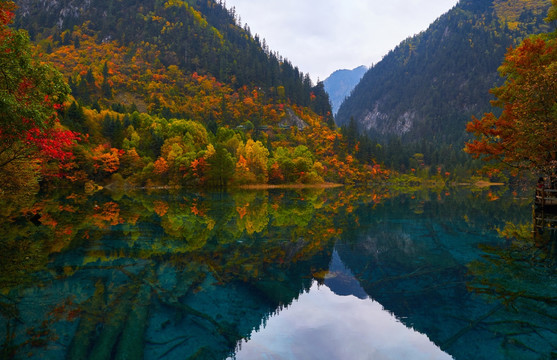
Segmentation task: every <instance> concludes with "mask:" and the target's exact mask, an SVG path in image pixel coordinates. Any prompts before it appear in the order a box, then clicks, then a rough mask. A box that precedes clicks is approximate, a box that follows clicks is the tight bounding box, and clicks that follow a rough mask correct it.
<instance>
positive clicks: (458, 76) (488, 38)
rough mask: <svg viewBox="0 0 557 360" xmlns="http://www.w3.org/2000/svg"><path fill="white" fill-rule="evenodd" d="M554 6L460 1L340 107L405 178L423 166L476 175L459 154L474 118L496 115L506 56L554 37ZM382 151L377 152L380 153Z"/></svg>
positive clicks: (344, 120)
mask: <svg viewBox="0 0 557 360" xmlns="http://www.w3.org/2000/svg"><path fill="white" fill-rule="evenodd" d="M550 3H551V2H550V1H549V0H539V1H518V0H516V1H515V0H513V1H499V0H494V1H485V0H466V1H460V2H459V3H458V4H457V5H456V6H455V7H454V8H453V9H452V10H450V11H449V12H448V13H446V14H445V15H443V16H441V17H440V18H439V19H437V21H435V22H434V23H433V24H432V25H431V26H430V27H429V28H428V29H427V30H426V31H424V32H422V33H420V34H418V35H416V36H414V37H411V38H408V39H406V40H405V41H403V42H402V43H401V44H400V45H399V46H397V47H396V48H395V49H394V50H392V51H391V52H389V53H388V54H387V55H385V57H384V58H383V59H382V61H380V62H379V63H377V64H376V65H375V66H373V67H372V68H371V69H370V70H369V71H368V72H367V73H366V74H365V75H364V77H363V79H362V81H361V82H360V83H359V84H358V86H357V87H356V88H355V89H354V91H353V93H352V95H351V96H350V97H349V98H348V99H347V100H346V101H345V102H344V103H343V104H342V106H341V108H340V110H339V112H338V114H337V117H336V121H337V124H339V125H341V126H345V127H349V126H350V120H351V118H353V119H354V121H355V125H356V127H357V128H358V130H359V131H360V132H362V133H366V134H367V135H369V137H370V141H369V142H370V144H371V146H370V152H371V154H372V156H374V157H376V158H377V159H378V160H379V161H380V162H384V163H385V164H386V165H387V166H390V167H392V168H394V169H398V170H402V171H410V170H411V169H413V168H414V169H418V167H417V166H418V165H419V164H420V163H423V164H427V165H430V166H432V168H436V167H438V166H442V167H443V168H446V169H448V170H449V171H451V172H452V171H456V172H457V173H459V174H464V173H465V172H466V170H468V169H470V168H474V167H477V166H478V164H477V163H476V162H475V161H473V159H471V158H470V157H469V156H467V154H465V153H464V152H463V151H462V149H463V147H464V146H463V145H464V143H465V142H466V141H467V140H468V139H469V138H470V137H469V135H468V134H467V133H466V131H465V125H466V123H467V122H469V121H470V120H471V118H472V116H474V115H475V116H481V115H482V114H483V113H484V112H489V111H491V104H490V101H491V100H493V99H494V98H493V96H491V95H490V94H489V91H490V89H491V88H493V87H495V86H500V85H501V84H502V83H503V81H504V80H503V79H502V78H501V77H499V74H498V73H497V69H498V67H499V66H500V65H501V63H502V61H503V58H504V55H505V53H506V52H507V49H508V48H509V47H511V46H516V45H517V44H519V43H520V41H522V39H524V38H526V37H528V36H529V35H531V34H536V33H540V32H548V31H550V30H551V29H552V28H553V27H554V25H553V24H548V23H546V22H545V21H544V18H545V16H546V15H547V10H548V8H549V6H550ZM377 143H379V145H377Z"/></svg>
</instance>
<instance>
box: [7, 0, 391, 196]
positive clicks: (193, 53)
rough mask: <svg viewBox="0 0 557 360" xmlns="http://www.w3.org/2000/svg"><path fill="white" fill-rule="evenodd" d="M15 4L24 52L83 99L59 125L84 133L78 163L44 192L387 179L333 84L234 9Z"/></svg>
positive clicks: (53, 172) (47, 173)
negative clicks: (327, 86)
mask: <svg viewBox="0 0 557 360" xmlns="http://www.w3.org/2000/svg"><path fill="white" fill-rule="evenodd" d="M16 3H17V5H18V8H17V10H16V13H15V21H14V27H15V28H23V29H26V30H27V31H28V33H29V36H30V39H31V43H30V44H29V45H21V46H22V48H24V49H27V47H28V48H29V50H28V51H29V52H32V53H33V56H34V57H35V58H36V59H41V61H42V62H44V63H48V64H53V66H54V67H55V68H56V69H57V70H58V71H59V72H60V74H61V76H62V77H63V78H64V79H66V81H67V84H68V86H69V89H71V93H70V95H69V97H67V98H66V97H65V96H64V97H60V99H62V98H63V99H64V100H65V101H64V102H63V103H56V104H54V105H55V107H54V109H55V110H56V111H55V113H54V116H56V117H57V119H59V121H54V122H53V124H54V125H53V124H50V125H49V126H54V127H55V128H59V129H60V131H71V134H74V137H73V138H72V139H71V142H72V143H73V147H72V148H71V149H69V147H71V146H69V145H68V144H66V145H65V146H66V147H67V148H68V149H67V150H68V151H69V152H71V156H67V157H66V158H64V159H62V160H60V159H53V158H44V159H42V160H41V162H40V178H41V179H43V180H49V179H50V181H54V180H56V181H61V180H57V179H69V180H71V181H75V182H85V183H86V184H88V186H89V187H91V186H93V187H94V186H95V184H101V185H109V184H110V185H112V186H133V187H136V186H158V185H172V186H174V185H175V186H227V185H230V184H233V185H242V184H261V183H264V184H266V183H270V184H283V183H321V182H324V181H329V182H354V181H368V180H369V179H370V178H371V177H372V176H374V175H383V174H385V172H384V171H383V170H381V169H380V168H379V167H378V166H374V165H376V164H375V163H374V162H373V159H372V158H369V157H368V158H365V159H360V158H359V157H356V155H357V154H356V153H355V151H354V148H353V146H350V144H349V142H348V141H347V140H346V139H345V138H344V137H343V135H342V134H341V133H340V132H339V131H337V129H336V128H335V126H334V122H333V118H332V113H331V106H330V103H329V99H328V96H327V94H326V92H325V90H324V86H323V84H322V83H319V84H317V85H314V84H312V83H311V80H310V78H309V76H308V75H307V74H303V73H301V72H300V71H299V70H298V68H297V67H295V66H293V65H292V64H291V63H290V62H289V61H288V60H286V59H284V58H282V57H281V56H279V55H278V54H276V53H274V52H272V51H270V50H269V49H268V47H267V46H266V45H265V42H264V40H263V41H262V40H260V39H259V38H258V37H257V36H255V37H254V36H253V35H252V34H251V33H250V30H249V28H248V27H247V26H244V27H241V26H239V20H238V16H237V15H236V14H235V11H234V9H226V8H225V6H224V4H223V3H221V2H215V1H193V0H189V1H182V0H169V1H167V2H162V1H158V0H147V1H134V0H128V1H108V2H105V1H95V0H92V1H88V2H79V1H73V0H63V1H57V2H48V3H47V2H43V1H34V0H21V1H17V2H16ZM26 51H27V50H26ZM66 99H67V100H66ZM20 105H22V104H20ZM39 131H40V130H39ZM1 134H2V133H0V135H1ZM19 144H21V146H26V143H25V141H23V140H19ZM35 150H37V149H35ZM10 151H13V148H12V149H7V152H10ZM37 154H38V153H37ZM0 155H3V154H0ZM27 159H28V158H27ZM358 159H360V160H362V161H358ZM9 163H10V164H9V166H10V167H12V169H13V167H14V166H15V167H19V168H27V167H29V168H30V167H31V165H30V163H28V162H27V160H24V159H17V161H15V160H13V161H12V160H11V161H10V162H9ZM33 166H35V165H33ZM33 168H34V167H33ZM6 169H7V168H6V167H0V171H6ZM1 187H2V186H0V188H1Z"/></svg>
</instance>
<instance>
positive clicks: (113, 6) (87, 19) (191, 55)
mask: <svg viewBox="0 0 557 360" xmlns="http://www.w3.org/2000/svg"><path fill="white" fill-rule="evenodd" d="M16 4H17V5H18V7H19V10H18V16H17V18H16V19H17V20H16V23H15V25H16V26H17V27H20V28H24V29H26V30H28V32H29V34H30V36H31V38H32V39H33V40H36V41H41V40H46V39H48V38H50V39H52V46H53V47H57V46H60V45H68V44H69V43H75V42H76V41H77V40H76V37H75V35H73V31H74V27H75V26H78V27H80V28H83V27H85V28H87V29H88V31H89V33H93V34H95V37H96V41H97V42H99V43H109V42H111V41H117V42H118V43H119V44H120V45H124V46H129V47H130V48H131V51H135V50H136V49H142V48H143V49H144V48H147V49H149V48H151V49H153V48H154V49H153V58H152V59H150V60H152V62H158V63H160V64H161V65H163V66H165V67H168V66H171V65H176V66H178V67H179V68H180V69H182V70H184V71H186V72H197V73H199V74H210V75H212V76H214V77H216V78H217V80H219V81H221V82H224V83H229V84H233V85H234V86H235V87H236V88H239V87H241V86H244V85H248V86H250V85H256V86H259V87H261V88H264V89H267V90H268V91H271V94H270V95H271V96H275V95H277V96H280V94H278V93H279V92H281V90H278V88H279V87H282V88H284V94H285V96H286V97H287V98H288V99H290V100H292V101H294V102H295V103H297V104H299V105H303V106H309V104H310V102H311V99H310V93H311V81H310V79H309V76H308V75H305V74H303V73H301V72H300V71H299V70H298V68H297V67H295V66H293V65H292V64H291V63H290V62H289V61H288V60H286V59H283V58H282V57H280V56H279V55H278V54H276V53H273V52H271V51H269V49H267V48H265V47H264V46H262V44H261V42H260V40H259V38H258V37H253V36H252V35H251V33H250V31H249V28H247V27H245V28H241V27H239V26H238V25H237V21H238V20H237V14H235V12H234V10H228V9H226V8H225V7H224V5H223V3H221V2H216V1H196V0H188V1H183V0H169V1H166V2H163V1H155V0H145V1H137V0H120V1H113V0H110V1H104V0H90V1H85V2H83V1H76V0H60V1H56V2H44V1H37V0H18V1H16ZM129 55H130V57H131V55H133V54H129ZM155 57H156V58H155Z"/></svg>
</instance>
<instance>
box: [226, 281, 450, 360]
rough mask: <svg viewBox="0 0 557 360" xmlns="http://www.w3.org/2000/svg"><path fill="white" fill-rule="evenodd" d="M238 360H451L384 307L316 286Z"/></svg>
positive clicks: (253, 340)
mask: <svg viewBox="0 0 557 360" xmlns="http://www.w3.org/2000/svg"><path fill="white" fill-rule="evenodd" d="M236 359H238V360H243V359H281V360H283V359H284V360H286V359H296V360H301V359H373V360H383V359H385V360H386V359H389V360H390V359H393V360H394V359H415V360H420V359H424V360H425V359H428V360H429V359H452V357H451V356H450V355H448V354H446V353H445V352H443V351H442V350H441V349H439V347H437V346H436V345H435V344H434V343H432V342H431V341H430V340H429V338H428V337H427V336H426V335H424V334H421V333H419V332H416V331H414V330H413V329H408V328H406V326H405V325H404V324H402V323H401V322H399V321H398V320H397V319H396V318H395V317H394V316H393V315H392V314H390V313H389V312H388V311H385V310H384V309H383V307H382V306H381V304H379V303H378V302H376V301H374V300H371V299H359V298H357V297H355V296H353V295H348V296H339V295H337V294H335V293H334V292H333V291H331V289H329V288H328V287H327V286H325V285H318V283H317V282H314V283H313V285H312V287H311V289H310V291H309V292H307V293H304V294H302V295H300V297H299V299H298V300H297V301H294V302H293V303H292V305H291V306H290V307H288V308H286V309H284V310H283V311H281V312H280V313H278V314H277V315H275V316H273V317H271V318H270V319H269V320H268V321H267V324H266V326H265V328H263V329H261V330H260V331H259V332H254V333H252V335H251V339H250V340H248V341H247V342H246V341H243V342H242V344H241V346H240V349H239V350H238V351H237V353H236Z"/></svg>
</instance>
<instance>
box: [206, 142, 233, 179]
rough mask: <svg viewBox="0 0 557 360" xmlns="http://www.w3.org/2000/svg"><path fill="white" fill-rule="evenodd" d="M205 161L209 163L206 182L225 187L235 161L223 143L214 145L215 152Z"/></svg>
mask: <svg viewBox="0 0 557 360" xmlns="http://www.w3.org/2000/svg"><path fill="white" fill-rule="evenodd" d="M207 163H208V164H209V170H208V173H207V178H208V179H207V181H208V183H209V184H210V185H213V186H217V187H226V185H227V184H228V181H229V180H230V179H231V178H232V175H234V168H235V161H234V158H233V157H232V155H230V153H229V152H228V150H226V148H225V147H224V145H222V144H216V145H215V153H214V154H213V155H212V156H211V157H209V158H208V159H207Z"/></svg>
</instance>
